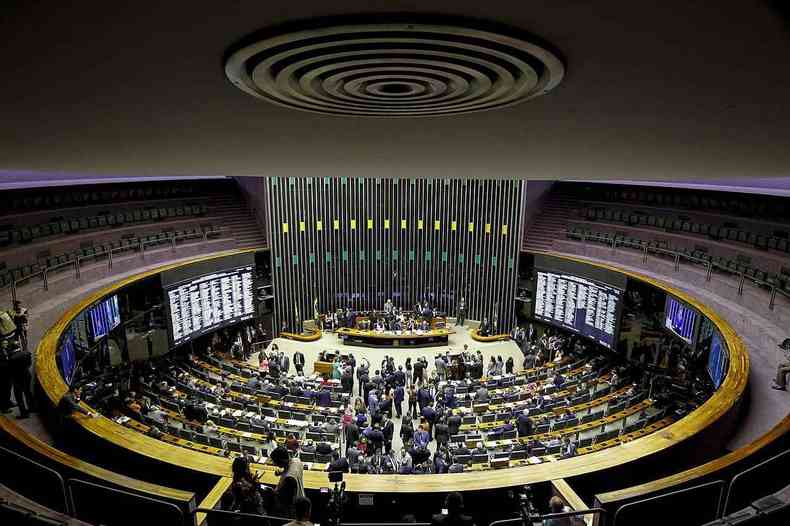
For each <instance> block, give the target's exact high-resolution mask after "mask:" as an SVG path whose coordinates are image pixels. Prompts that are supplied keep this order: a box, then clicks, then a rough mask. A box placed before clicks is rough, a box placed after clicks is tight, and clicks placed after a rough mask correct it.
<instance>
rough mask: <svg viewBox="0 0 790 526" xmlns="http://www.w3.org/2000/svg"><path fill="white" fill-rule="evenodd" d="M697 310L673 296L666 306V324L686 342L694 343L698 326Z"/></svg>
mask: <svg viewBox="0 0 790 526" xmlns="http://www.w3.org/2000/svg"><path fill="white" fill-rule="evenodd" d="M697 318H698V316H697V311H695V310H694V309H693V308H691V307H689V306H688V305H686V304H685V303H682V302H680V301H678V300H676V299H675V298H673V297H672V296H667V302H666V305H665V307H664V326H665V327H666V328H667V329H669V331H670V332H672V333H673V334H675V335H676V336H677V337H678V338H680V339H682V340H683V341H684V342H686V343H688V344H689V345H692V343H693V342H694V330H695V329H696V327H697Z"/></svg>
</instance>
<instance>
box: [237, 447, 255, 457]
mask: <svg viewBox="0 0 790 526" xmlns="http://www.w3.org/2000/svg"><path fill="white" fill-rule="evenodd" d="M241 451H242V452H243V453H245V454H247V455H252V456H255V457H257V456H258V448H257V447H255V446H248V445H242V446H241Z"/></svg>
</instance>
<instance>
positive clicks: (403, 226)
mask: <svg viewBox="0 0 790 526" xmlns="http://www.w3.org/2000/svg"><path fill="white" fill-rule="evenodd" d="M400 229H401V230H406V220H405V219H401V220H400Z"/></svg>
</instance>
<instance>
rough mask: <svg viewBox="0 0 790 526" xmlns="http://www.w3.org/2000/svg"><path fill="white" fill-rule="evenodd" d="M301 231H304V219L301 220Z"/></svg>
mask: <svg viewBox="0 0 790 526" xmlns="http://www.w3.org/2000/svg"><path fill="white" fill-rule="evenodd" d="M299 232H304V221H299Z"/></svg>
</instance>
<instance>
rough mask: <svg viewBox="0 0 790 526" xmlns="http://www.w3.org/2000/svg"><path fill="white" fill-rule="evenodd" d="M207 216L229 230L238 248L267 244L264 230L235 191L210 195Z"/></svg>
mask: <svg viewBox="0 0 790 526" xmlns="http://www.w3.org/2000/svg"><path fill="white" fill-rule="evenodd" d="M208 217H209V218H210V219H211V221H212V223H213V224H216V225H217V226H219V227H220V228H224V229H227V230H229V231H230V235H231V236H232V237H234V238H236V243H237V246H238V248H262V247H265V246H267V244H268V243H267V239H268V236H267V235H266V232H264V231H263V230H262V229H261V227H260V226H258V223H257V221H256V220H255V216H254V215H253V214H252V212H250V210H249V209H248V208H247V203H246V202H245V201H244V197H242V196H241V195H240V194H238V193H236V192H233V193H227V194H219V195H216V196H214V197H212V198H211V200H210V201H209V202H208Z"/></svg>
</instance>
